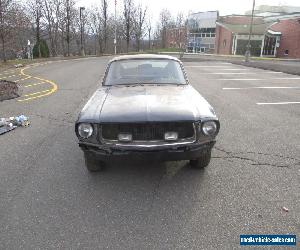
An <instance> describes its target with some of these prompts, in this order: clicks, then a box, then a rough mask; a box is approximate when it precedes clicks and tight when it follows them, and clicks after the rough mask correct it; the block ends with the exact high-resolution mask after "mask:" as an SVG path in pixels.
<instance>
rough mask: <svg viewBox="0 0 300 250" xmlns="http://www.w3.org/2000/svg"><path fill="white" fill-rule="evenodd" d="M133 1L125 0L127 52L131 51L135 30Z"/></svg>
mask: <svg viewBox="0 0 300 250" xmlns="http://www.w3.org/2000/svg"><path fill="white" fill-rule="evenodd" d="M133 8H134V3H133V0H124V11H123V15H124V23H125V32H124V35H125V39H126V52H128V50H129V43H130V38H131V34H132V30H133V15H134V9H133Z"/></svg>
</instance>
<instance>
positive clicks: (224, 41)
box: [223, 39, 226, 48]
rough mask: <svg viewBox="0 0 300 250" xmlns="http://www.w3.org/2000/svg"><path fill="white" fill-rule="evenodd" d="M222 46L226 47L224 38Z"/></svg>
mask: <svg viewBox="0 0 300 250" xmlns="http://www.w3.org/2000/svg"><path fill="white" fill-rule="evenodd" d="M223 47H224V48H225V47H226V39H224V40H223Z"/></svg>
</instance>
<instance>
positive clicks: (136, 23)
mask: <svg viewBox="0 0 300 250" xmlns="http://www.w3.org/2000/svg"><path fill="white" fill-rule="evenodd" d="M146 12H147V8H146V7H145V8H143V7H142V5H141V4H140V5H138V6H137V8H136V10H135V18H133V33H134V37H135V42H136V50H137V51H140V48H141V39H142V38H143V36H144V34H145V27H144V26H145V25H144V24H145V17H146Z"/></svg>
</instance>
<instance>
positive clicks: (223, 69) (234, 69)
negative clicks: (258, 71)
mask: <svg viewBox="0 0 300 250" xmlns="http://www.w3.org/2000/svg"><path fill="white" fill-rule="evenodd" d="M220 70H232V71H234V70H238V71H241V70H249V69H230V68H229V69H220Z"/></svg>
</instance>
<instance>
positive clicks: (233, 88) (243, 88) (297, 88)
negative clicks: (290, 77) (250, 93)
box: [222, 87, 300, 90]
mask: <svg viewBox="0 0 300 250" xmlns="http://www.w3.org/2000/svg"><path fill="white" fill-rule="evenodd" d="M222 89H223V90H242V89H300V87H246V88H222Z"/></svg>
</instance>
